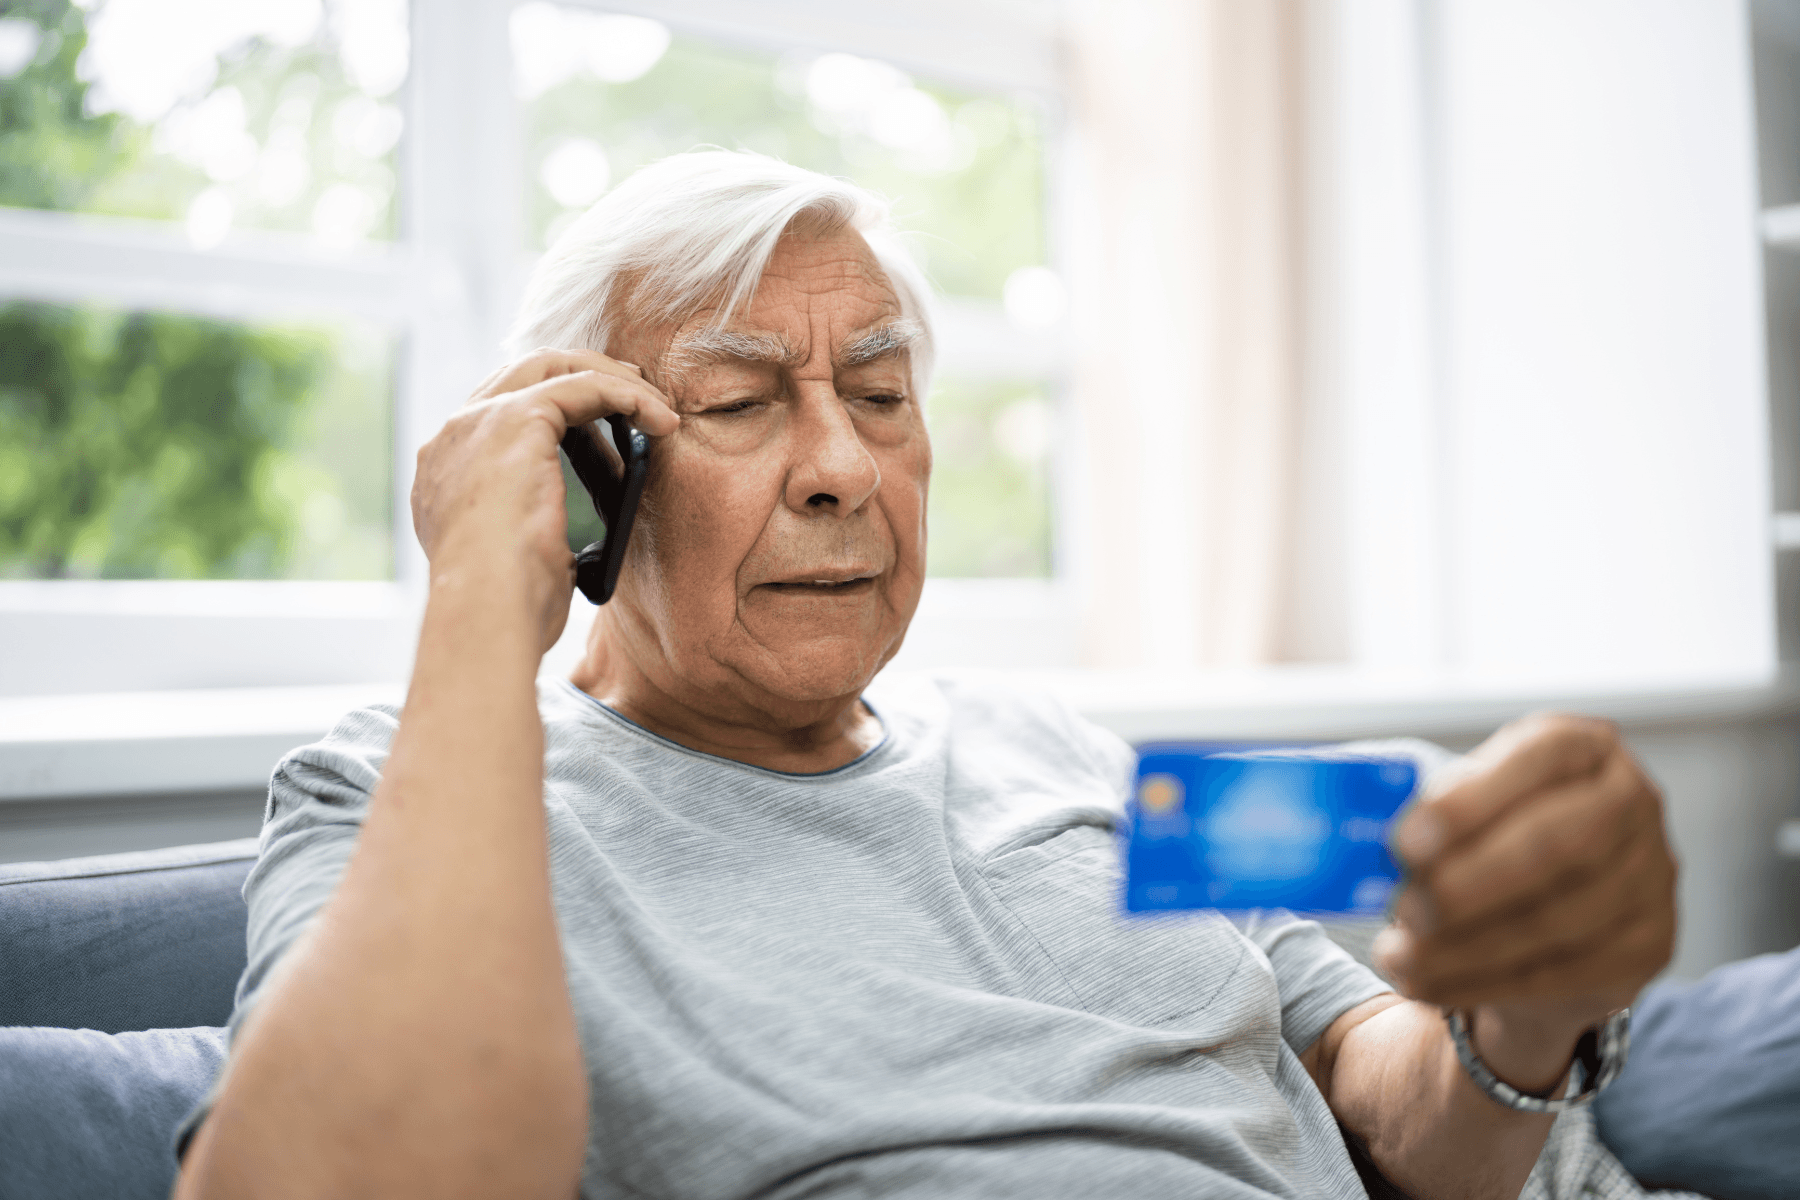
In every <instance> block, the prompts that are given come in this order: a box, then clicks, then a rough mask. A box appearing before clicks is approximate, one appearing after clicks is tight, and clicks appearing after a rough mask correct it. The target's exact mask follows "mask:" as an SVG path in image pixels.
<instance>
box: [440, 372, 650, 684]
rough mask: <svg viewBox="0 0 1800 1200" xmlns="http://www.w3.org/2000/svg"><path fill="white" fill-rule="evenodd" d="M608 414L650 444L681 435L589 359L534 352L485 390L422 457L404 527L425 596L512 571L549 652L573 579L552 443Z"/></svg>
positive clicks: (638, 384) (636, 375) (645, 395)
mask: <svg viewBox="0 0 1800 1200" xmlns="http://www.w3.org/2000/svg"><path fill="white" fill-rule="evenodd" d="M613 413H620V414H623V415H625V416H627V417H629V418H630V419H631V422H632V424H633V425H635V426H637V427H638V428H639V429H641V430H643V431H644V432H645V433H647V434H651V435H652V436H660V435H664V434H669V433H673V432H674V431H675V430H676V428H677V427H678V426H679V425H680V418H679V417H678V416H676V414H675V410H674V408H673V406H672V405H671V404H670V403H669V400H668V398H667V397H665V396H664V395H663V394H662V393H661V392H660V391H658V390H657V389H656V388H654V387H652V386H651V385H650V384H649V383H647V382H645V380H644V378H643V373H642V372H641V371H640V370H639V369H638V368H637V367H635V366H633V365H631V364H629V363H622V362H617V361H615V360H613V359H610V358H608V357H606V356H605V355H604V354H597V353H595V352H593V351H591V350H534V351H532V352H531V353H530V354H527V355H526V356H525V357H523V358H521V359H519V360H517V361H516V362H512V363H509V364H507V365H506V366H504V367H502V368H500V369H499V370H498V371H495V372H494V373H493V374H492V375H490V376H488V378H487V379H485V380H483V381H482V383H481V384H480V386H478V387H477V388H476V389H475V394H474V395H473V396H471V397H470V398H469V402H468V404H467V405H465V406H464V407H463V408H462V410H461V411H459V412H458V413H456V415H454V416H453V417H451V418H450V419H449V420H448V421H446V422H445V423H444V427H443V428H442V429H441V430H439V431H438V433H437V436H435V437H433V438H432V439H431V440H430V441H429V442H427V443H426V444H425V445H424V446H423V447H422V448H421V449H420V450H419V461H418V472H417V474H416V475H415V477H414V479H413V489H412V511H413V528H414V529H415V530H416V531H417V532H418V536H419V544H420V545H421V546H423V547H424V548H425V555H426V557H427V558H429V559H430V560H431V574H432V580H433V583H434V585H435V584H437V583H438V582H440V581H452V580H457V579H459V578H460V577H464V576H467V577H469V578H471V579H478V580H480V581H481V582H482V584H483V586H486V585H488V584H489V583H491V581H492V578H493V576H492V574H491V573H492V572H493V571H496V570H498V571H506V572H515V573H516V575H515V576H514V577H515V578H517V579H518V580H519V581H520V583H521V584H522V588H521V590H520V591H519V592H517V593H514V594H515V595H518V596H519V597H520V598H521V599H522V600H523V601H524V602H525V603H526V604H527V606H528V607H529V616H530V618H531V620H532V621H533V622H534V624H535V625H536V627H537V628H538V630H539V633H540V643H539V644H540V648H541V649H542V650H548V649H549V648H550V647H551V646H552V645H554V644H555V642H556V639H557V638H558V637H559V636H561V634H562V628H563V624H564V622H565V621H566V620H567V619H568V614H569V597H570V594H571V592H572V590H573V588H574V579H575V557H574V555H573V554H571V553H570V551H569V547H568V542H567V536H568V535H567V533H566V530H567V517H566V514H565V513H564V509H563V476H562V467H561V465H560V462H559V460H558V457H557V444H558V443H559V442H560V441H561V440H562V437H563V434H564V433H565V432H566V431H567V430H568V429H569V428H570V427H571V426H575V425H583V424H586V423H588V422H590V421H596V420H599V419H601V418H602V417H606V416H609V415H611V414H613Z"/></svg>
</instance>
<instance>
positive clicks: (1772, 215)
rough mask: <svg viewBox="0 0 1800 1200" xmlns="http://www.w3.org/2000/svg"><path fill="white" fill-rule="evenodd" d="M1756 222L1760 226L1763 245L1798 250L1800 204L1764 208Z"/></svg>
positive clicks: (1799, 248) (1799, 246) (1799, 239)
mask: <svg viewBox="0 0 1800 1200" xmlns="http://www.w3.org/2000/svg"><path fill="white" fill-rule="evenodd" d="M1758 224H1759V225H1760V226H1761V227H1762V238H1763V244H1764V245H1768V246H1779V247H1780V248H1782V249H1784V250H1800V204H1784V205H1782V206H1781V207H1779V208H1765V209H1763V211H1762V219H1761V220H1760V221H1758Z"/></svg>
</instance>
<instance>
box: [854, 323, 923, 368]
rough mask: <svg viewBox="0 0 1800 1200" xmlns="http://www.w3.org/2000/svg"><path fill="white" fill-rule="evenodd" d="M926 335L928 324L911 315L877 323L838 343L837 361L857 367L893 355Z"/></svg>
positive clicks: (906, 348) (903, 350) (901, 351)
mask: <svg viewBox="0 0 1800 1200" xmlns="http://www.w3.org/2000/svg"><path fill="white" fill-rule="evenodd" d="M924 336H925V326H923V325H922V324H920V323H919V322H917V321H915V320H912V319H911V318H910V317H908V318H904V319H902V320H898V321H889V322H888V323H887V324H885V325H877V326H876V327H875V328H873V329H871V330H868V331H867V332H865V333H859V334H857V335H856V336H854V337H852V338H851V339H850V340H849V341H847V342H845V343H844V344H843V345H841V346H839V347H838V352H837V356H836V358H837V365H838V366H840V367H856V366H861V365H862V364H863V363H868V362H874V361H875V360H876V359H878V358H893V357H895V356H896V355H899V354H901V353H903V352H905V351H906V350H908V349H909V348H911V347H912V345H913V343H915V342H917V341H919V340H920V339H921V338H923V337H924Z"/></svg>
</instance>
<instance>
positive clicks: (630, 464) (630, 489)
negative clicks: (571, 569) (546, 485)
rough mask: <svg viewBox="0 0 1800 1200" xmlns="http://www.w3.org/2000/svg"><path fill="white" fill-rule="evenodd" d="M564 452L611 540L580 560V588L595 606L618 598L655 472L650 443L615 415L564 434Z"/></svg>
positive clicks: (577, 562) (578, 557) (593, 547)
mask: <svg viewBox="0 0 1800 1200" xmlns="http://www.w3.org/2000/svg"><path fill="white" fill-rule="evenodd" d="M562 451H563V454H565V455H566V456H567V457H568V459H569V466H570V467H571V468H573V469H574V471H575V478H577V479H579V480H581V486H582V487H584V488H586V489H587V494H588V495H589V497H591V498H592V499H593V501H594V511H595V512H596V513H598V514H599V515H600V520H601V521H602V522H603V523H604V524H605V525H606V536H605V537H603V538H602V539H601V540H600V541H597V542H595V543H593V544H592V545H590V546H589V547H588V548H587V549H585V550H583V551H581V553H579V554H577V555H576V556H575V586H576V587H577V588H579V589H580V590H581V594H582V595H584V596H586V597H587V598H588V599H589V600H590V601H592V602H593V603H595V604H605V603H606V602H607V601H608V600H611V599H612V594H613V588H614V587H615V586H616V585H617V584H618V582H619V568H620V567H621V566H623V565H624V563H625V543H626V542H627V541H629V540H630V538H631V523H632V521H633V520H634V519H635V518H636V516H637V506H638V499H639V498H640V497H641V496H643V494H644V479H645V477H646V475H647V474H648V473H649V468H650V439H649V438H647V437H645V436H644V435H643V434H641V433H639V432H638V431H637V430H635V429H633V428H632V427H631V425H630V423H629V422H627V421H626V420H625V418H624V417H622V416H619V415H618V414H616V413H615V414H614V415H612V416H610V417H607V418H606V419H605V420H604V421H595V422H593V423H592V424H589V425H577V426H575V427H573V428H572V429H570V430H569V431H568V432H566V433H564V434H563V439H562Z"/></svg>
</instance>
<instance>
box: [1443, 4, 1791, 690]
mask: <svg viewBox="0 0 1800 1200" xmlns="http://www.w3.org/2000/svg"><path fill="white" fill-rule="evenodd" d="M1439 11H1440V13H1441V26H1440V28H1439V29H1438V30H1437V31H1436V33H1437V37H1436V47H1437V55H1436V61H1437V64H1438V67H1437V69H1438V70H1439V71H1440V72H1441V75H1440V82H1439V87H1438V90H1437V94H1438V96H1439V97H1440V103H1441V105H1442V112H1441V114H1440V116H1439V123H1438V134H1439V136H1438V139H1437V153H1438V154H1439V156H1440V158H1441V162H1440V167H1439V172H1440V174H1439V178H1440V180H1441V187H1442V189H1443V191H1442V195H1441V201H1440V211H1441V213H1442V230H1441V238H1442V241H1441V244H1440V249H1439V253H1440V258H1441V267H1440V271H1441V280H1442V285H1441V290H1440V302H1441V306H1442V313H1443V321H1444V326H1443V338H1442V343H1441V345H1442V348H1443V358H1444V376H1443V379H1442V388H1443V393H1442V394H1443V397H1444V405H1443V408H1442V410H1441V411H1442V419H1443V421H1444V426H1443V453H1444V457H1445V461H1446V463H1447V464H1448V466H1449V470H1448V472H1447V473H1446V475H1445V477H1444V482H1445V488H1444V493H1443V496H1442V503H1443V504H1444V505H1445V508H1446V513H1447V516H1448V524H1449V527H1450V529H1451V530H1452V531H1453V535H1452V541H1451V543H1450V549H1449V556H1448V572H1447V575H1446V588H1447V591H1448V606H1449V611H1450V613H1451V614H1452V615H1451V620H1450V622H1449V627H1448V638H1449V645H1448V656H1449V661H1450V662H1451V663H1452V664H1453V665H1455V666H1457V667H1459V668H1462V669H1465V670H1473V671H1480V672H1484V673H1488V672H1493V673H1508V674H1517V673H1532V674H1535V675H1538V676H1540V677H1542V676H1544V675H1564V674H1586V675H1589V676H1595V677H1597V676H1600V675H1606V676H1611V677H1614V678H1620V677H1630V676H1632V675H1637V674H1663V675H1678V674H1681V673H1686V672H1703V671H1714V672H1729V671H1734V670H1735V671H1743V672H1745V673H1749V674H1755V673H1758V672H1762V671H1766V670H1767V669H1768V668H1769V666H1770V664H1771V663H1772V661H1773V657H1774V647H1773V618H1772V612H1771V603H1772V585H1771V582H1770V550H1769V536H1768V524H1767V522H1768V514H1769V512H1770V506H1769V488H1768V467H1767V464H1768V442H1767V415H1766V414H1767V396H1766V389H1765V384H1764V371H1763V326H1762V309H1761V305H1762V294H1761V258H1760V251H1759V246H1758V242H1757V232H1756V230H1757V226H1756V215H1757V193H1756V168H1755V146H1754V122H1753V114H1752V107H1751V87H1750V76H1749V71H1750V45H1749V34H1748V30H1747V26H1746V19H1745V13H1744V10H1743V7H1742V5H1740V4H1737V3H1732V2H1729V0H1707V2H1696V0H1580V2H1578V3H1571V2H1570V0H1508V2H1507V3H1504V4H1497V3H1492V2H1491V0H1446V2H1445V3H1442V4H1441V5H1440V6H1439Z"/></svg>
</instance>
